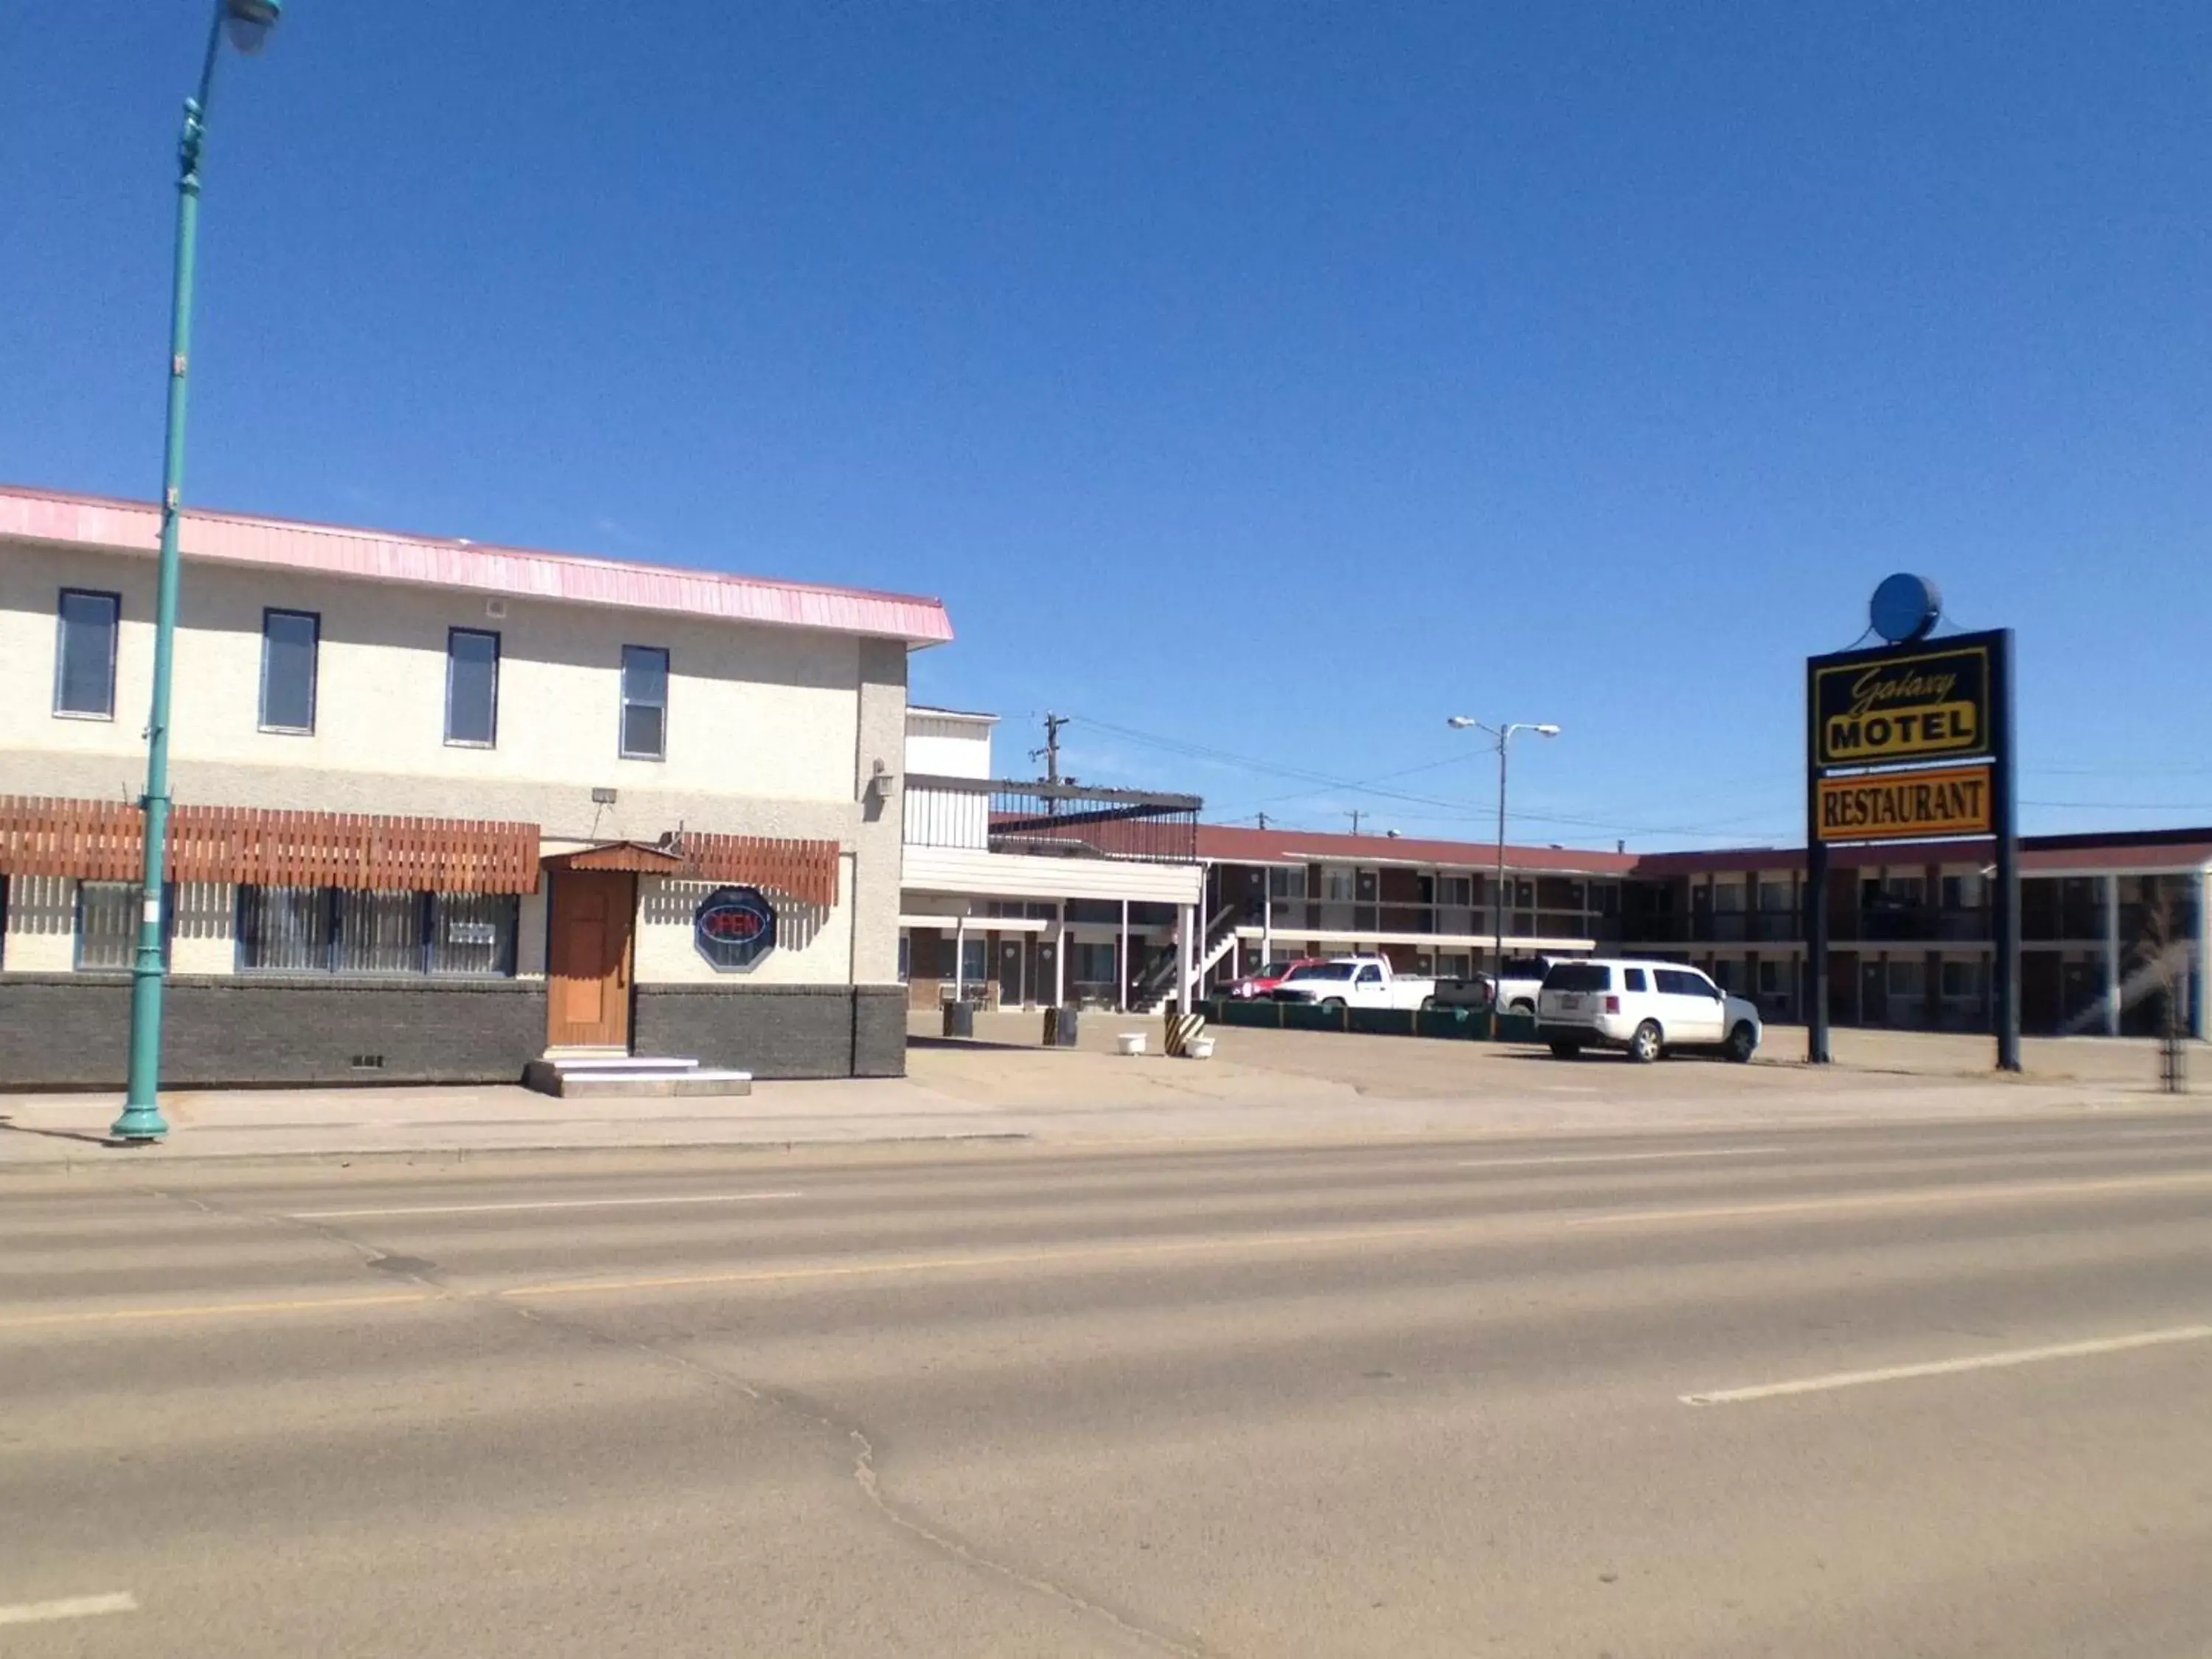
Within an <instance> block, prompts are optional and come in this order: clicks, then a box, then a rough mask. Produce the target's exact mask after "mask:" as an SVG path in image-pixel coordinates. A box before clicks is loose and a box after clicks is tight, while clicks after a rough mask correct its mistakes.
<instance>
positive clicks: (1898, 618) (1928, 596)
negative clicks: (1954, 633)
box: [1868, 570, 1943, 645]
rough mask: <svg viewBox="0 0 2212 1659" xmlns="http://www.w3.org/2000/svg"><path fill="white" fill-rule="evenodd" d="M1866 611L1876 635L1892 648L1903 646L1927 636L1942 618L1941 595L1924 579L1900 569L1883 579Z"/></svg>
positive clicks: (1933, 584)
mask: <svg viewBox="0 0 2212 1659" xmlns="http://www.w3.org/2000/svg"><path fill="white" fill-rule="evenodd" d="M1868 611H1869V616H1870V617H1871V619H1872V621H1873V623H1874V631H1875V633H1877V634H1879V635H1881V636H1882V638H1884V639H1886V640H1887V641H1889V642H1890V643H1891V644H1892V645H1905V644H1909V643H1910V642H1911V641H1914V640H1919V639H1925V638H1926V637H1927V636H1928V630H1929V629H1931V628H1933V627H1935V626H1936V623H1937V621H1938V620H1939V619H1940V618H1941V617H1942V615H1943V596H1942V594H1940V593H1938V592H1936V584H1935V583H1934V582H1931V581H1929V580H1928V578H1927V577H1925V576H1915V575H1911V574H1908V573H1906V572H1905V571H1902V570H1900V571H1899V572H1898V573H1897V574H1895V575H1894V576H1886V577H1884V578H1883V579H1882V584H1881V586H1880V587H1877V588H1875V591H1874V603H1873V604H1872V605H1869V606H1868Z"/></svg>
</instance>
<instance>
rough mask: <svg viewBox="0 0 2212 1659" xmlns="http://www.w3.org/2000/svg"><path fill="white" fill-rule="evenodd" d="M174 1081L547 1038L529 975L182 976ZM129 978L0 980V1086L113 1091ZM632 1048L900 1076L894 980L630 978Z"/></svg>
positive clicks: (331, 1070) (470, 1059) (491, 1064)
mask: <svg viewBox="0 0 2212 1659" xmlns="http://www.w3.org/2000/svg"><path fill="white" fill-rule="evenodd" d="M163 1009H164V1017H163V1021H162V1044H161V1083H162V1086H163V1087H165V1088H172V1089H194V1088H197V1089H212V1088H228V1087H253V1086H257V1085H287V1084H289V1085H303V1086H304V1085H324V1084H335V1083H515V1082H520V1080H521V1077H522V1068H523V1067H524V1066H526V1065H527V1064H528V1063H529V1062H530V1061H532V1060H535V1059H536V1058H537V1057H538V1054H541V1053H542V1052H544V1048H545V987H544V983H543V982H542V981H533V980H483V981H476V980H442V981H424V980H408V981H392V980H388V979H333V978H320V977H317V978H307V977H304V976H303V977H301V978H299V979H279V978H275V977H270V978H261V977H258V976H256V977H246V976H244V975H240V976H238V977H235V978H229V977H225V978H212V977H193V976H190V975H179V976H175V977H173V978H171V979H170V981H168V988H167V994H166V996H165V997H164V999H163ZM130 1024H131V981H130V980H129V978H128V977H127V976H125V975H106V974H100V975H93V974H37V975H32V974H22V975H13V974H11V975H7V976H5V977H0V1090H4V1089H15V1090H35V1089H84V1088H99V1089H117V1088H120V1087H122V1086H123V1070H124V1057H125V1048H126V1046H127V1044H128V1042H129V1034H130ZM632 1026H633V1030H632V1040H631V1046H632V1048H634V1049H635V1051H636V1052H637V1053H639V1054H678V1055H689V1056H693V1057H696V1059H698V1060H700V1061H701V1062H702V1064H705V1065H708V1066H734V1067H737V1068H738V1069H740V1070H743V1071H748V1072H750V1073H752V1074H753V1075H754V1076H755V1077H757V1078H763V1079H769V1078H820V1077H902V1076H904V1075H905V1073H906V996H905V992H904V989H903V987H900V986H896V985H862V986H849V985H696V986H695V985H641V986H639V987H637V991H636V1005H635V1017H634V1019H633V1021H632Z"/></svg>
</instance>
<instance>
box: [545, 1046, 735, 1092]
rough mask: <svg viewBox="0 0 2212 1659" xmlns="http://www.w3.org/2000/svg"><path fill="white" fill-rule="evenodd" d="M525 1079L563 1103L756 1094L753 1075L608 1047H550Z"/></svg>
mask: <svg viewBox="0 0 2212 1659" xmlns="http://www.w3.org/2000/svg"><path fill="white" fill-rule="evenodd" d="M522 1081H523V1084H524V1085H525V1086H526V1087H528V1088H532V1089H535V1090H537V1091H538V1093H540V1094H542V1095H553V1096H556V1097H559V1098H560V1099H562V1100H595V1099H599V1098H601V1097H605V1098H607V1099H611V1100H620V1099H629V1100H649V1099H665V1098H668V1097H673V1096H679V1095H680V1096H685V1097H693V1096H723V1097H729V1096H736V1095H749V1094H750V1093H752V1091H753V1074H752V1073H750V1072H731V1071H724V1070H720V1069H719V1068H717V1067H714V1066H702V1065H701V1064H700V1063H699V1062H698V1061H697V1060H684V1059H678V1058H673V1057H669V1056H663V1055H654V1054H618V1053H614V1052H611V1051H609V1050H605V1049H571V1048H549V1049H547V1050H546V1051H545V1053H544V1054H542V1055H540V1056H539V1057H538V1059H536V1060H532V1061H531V1062H530V1064H529V1065H527V1066H525V1067H523V1071H522Z"/></svg>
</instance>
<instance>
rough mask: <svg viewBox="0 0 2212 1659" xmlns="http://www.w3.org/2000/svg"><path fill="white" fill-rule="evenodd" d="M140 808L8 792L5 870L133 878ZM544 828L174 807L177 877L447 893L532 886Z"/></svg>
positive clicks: (0, 839)
mask: <svg viewBox="0 0 2212 1659" xmlns="http://www.w3.org/2000/svg"><path fill="white" fill-rule="evenodd" d="M142 845H143V822H142V815H141V814H140V812H139V810H138V808H137V806H135V805H130V804H128V803H126V802H123V801H94V800H44V799H33V798H30V797H24V796H0V875H18V876H74V877H76V878H78V879H80V880H84V881H130V880H133V879H135V878H137V875H138V872H139V860H140V857H141V848H142ZM168 868H169V874H170V876H171V877H172V878H173V879H175V880H178V881H218V882H242V883H252V884H260V885H267V886H287V887H348V888H356V889H362V890H368V889H385V890H407V891H417V892H422V891H428V892H444V893H527V892H532V891H533V890H536V888H537V885H538V826H537V825H536V824H534V823H479V822H477V821H474V820H471V819H465V818H403V817H376V816H373V815H370V814H367V813H354V812H286V811H271V810H267V809H263V808H258V807H239V806H179V807H178V808H177V809H176V811H173V813H171V814H170V817H169V859H168Z"/></svg>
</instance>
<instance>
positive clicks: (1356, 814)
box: [1345, 806, 1367, 836]
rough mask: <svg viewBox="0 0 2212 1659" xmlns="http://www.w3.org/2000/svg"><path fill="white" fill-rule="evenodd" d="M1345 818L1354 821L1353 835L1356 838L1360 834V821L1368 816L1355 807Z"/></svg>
mask: <svg viewBox="0 0 2212 1659" xmlns="http://www.w3.org/2000/svg"><path fill="white" fill-rule="evenodd" d="M1345 816H1346V817H1349V818H1350V819H1351V820H1352V834H1353V835H1355V836H1356V835H1358V833H1359V820H1360V819H1362V818H1364V817H1366V816H1367V815H1366V814H1365V813H1364V812H1363V811H1360V810H1359V809H1358V807H1357V806H1355V807H1353V808H1352V810H1351V811H1349V812H1348V813H1346V815H1345Z"/></svg>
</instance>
